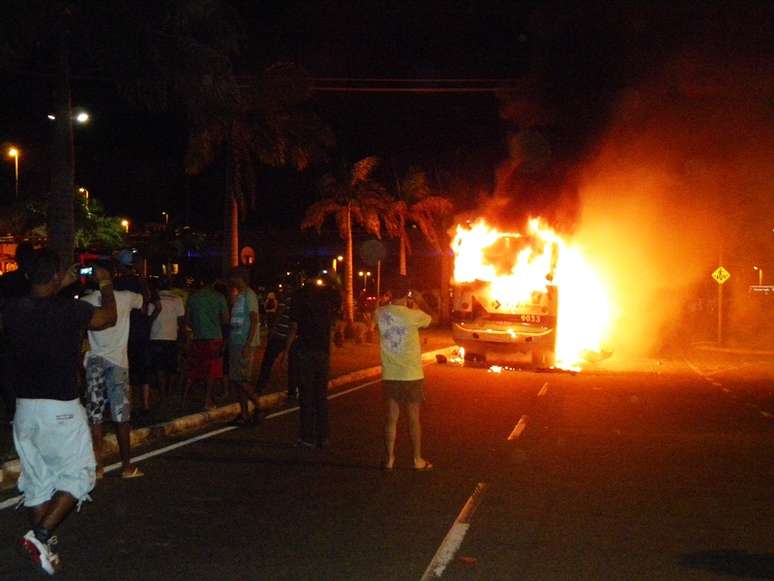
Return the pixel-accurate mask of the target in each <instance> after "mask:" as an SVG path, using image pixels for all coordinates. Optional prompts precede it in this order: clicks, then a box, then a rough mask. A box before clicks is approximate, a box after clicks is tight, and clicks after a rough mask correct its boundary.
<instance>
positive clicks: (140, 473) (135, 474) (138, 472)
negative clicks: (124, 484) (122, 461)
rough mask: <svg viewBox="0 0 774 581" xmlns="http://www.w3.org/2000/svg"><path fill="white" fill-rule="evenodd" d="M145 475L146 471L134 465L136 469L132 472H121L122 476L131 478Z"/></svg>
mask: <svg viewBox="0 0 774 581" xmlns="http://www.w3.org/2000/svg"><path fill="white" fill-rule="evenodd" d="M143 476H145V473H144V472H143V471H142V470H140V469H139V468H137V466H135V467H134V469H133V470H132V471H131V472H125V473H122V474H121V478H125V479H127V480H128V479H129V478H142V477H143Z"/></svg>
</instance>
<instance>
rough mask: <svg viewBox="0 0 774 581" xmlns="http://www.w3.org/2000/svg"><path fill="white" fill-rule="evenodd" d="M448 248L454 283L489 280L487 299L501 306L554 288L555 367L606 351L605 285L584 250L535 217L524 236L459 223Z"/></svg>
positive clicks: (608, 304) (609, 308)
mask: <svg viewBox="0 0 774 581" xmlns="http://www.w3.org/2000/svg"><path fill="white" fill-rule="evenodd" d="M452 249H453V250H454V256H455V261H454V281H455V283H456V284H461V283H470V282H475V281H481V282H484V283H489V295H490V297H491V299H492V300H496V301H498V302H499V303H500V304H502V305H503V310H504V311H507V310H510V311H514V310H516V309H517V308H518V305H519V304H521V303H524V302H527V301H529V300H530V297H532V296H533V295H534V293H546V292H548V287H549V285H555V286H556V287H557V296H558V311H557V313H556V317H557V319H556V320H557V324H556V347H555V364H556V366H557V367H559V368H562V369H572V370H580V368H581V366H582V365H583V363H584V362H586V361H588V360H589V358H590V356H591V355H593V354H598V353H602V352H604V351H605V350H606V343H607V341H608V340H609V338H610V335H611V331H612V325H613V318H614V317H613V313H614V308H613V304H612V301H611V299H610V296H609V293H608V292H607V289H606V287H605V285H604V284H603V282H602V280H601V278H600V277H599V275H598V274H597V272H596V270H595V269H594V268H593V266H592V265H591V262H590V261H589V259H588V258H587V257H586V256H585V255H584V253H583V249H582V248H581V247H580V246H579V245H576V244H572V243H569V242H567V241H565V240H564V239H563V238H562V237H561V236H559V235H558V234H557V233H556V232H555V231H554V230H553V229H552V228H550V227H548V226H547V225H546V224H544V223H543V221H542V220H540V219H539V218H534V219H531V220H529V222H528V225H527V233H526V235H523V234H521V233H519V232H504V231H500V230H498V229H496V228H494V227H492V226H490V225H488V224H487V223H486V221H484V220H483V219H480V220H478V221H476V222H475V223H473V224H469V225H467V226H463V225H458V226H457V227H456V233H455V235H454V238H453V241H452Z"/></svg>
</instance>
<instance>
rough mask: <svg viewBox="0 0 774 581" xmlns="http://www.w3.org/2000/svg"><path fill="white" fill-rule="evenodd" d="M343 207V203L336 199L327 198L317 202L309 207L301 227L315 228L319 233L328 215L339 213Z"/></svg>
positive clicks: (305, 228) (304, 228)
mask: <svg viewBox="0 0 774 581" xmlns="http://www.w3.org/2000/svg"><path fill="white" fill-rule="evenodd" d="M341 209H342V207H341V204H339V203H337V202H336V201H335V200H330V199H327V200H321V201H319V202H315V203H314V204H312V205H311V206H309V207H308V208H307V210H306V214H305V215H304V220H303V222H301V229H302V230H307V229H309V228H314V229H315V230H317V233H318V234H319V233H320V231H321V230H322V227H323V224H324V223H325V220H326V219H327V218H328V216H330V215H331V214H337V213H339V212H340V211H341ZM337 220H338V215H337Z"/></svg>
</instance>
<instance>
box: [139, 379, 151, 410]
mask: <svg viewBox="0 0 774 581" xmlns="http://www.w3.org/2000/svg"><path fill="white" fill-rule="evenodd" d="M141 389H142V411H143V412H145V413H148V412H149V411H150V384H148V383H143V384H142V388H141Z"/></svg>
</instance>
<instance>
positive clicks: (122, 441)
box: [116, 422, 134, 474]
mask: <svg viewBox="0 0 774 581" xmlns="http://www.w3.org/2000/svg"><path fill="white" fill-rule="evenodd" d="M131 436H132V424H131V423H129V422H120V423H117V424H116V440H118V451H119V454H120V455H121V469H122V472H123V474H131V473H132V472H134V466H133V465H132V460H131V455H132V445H131Z"/></svg>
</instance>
